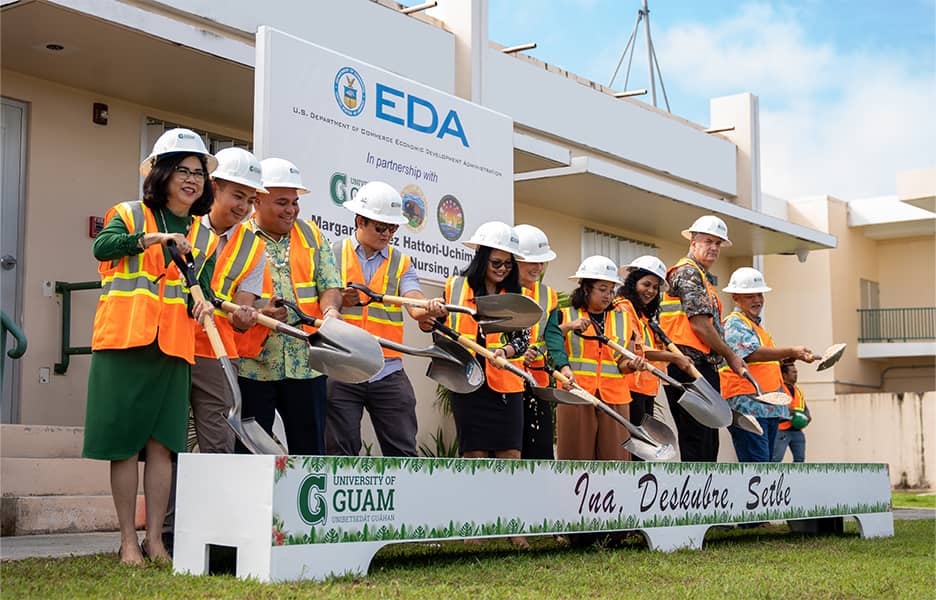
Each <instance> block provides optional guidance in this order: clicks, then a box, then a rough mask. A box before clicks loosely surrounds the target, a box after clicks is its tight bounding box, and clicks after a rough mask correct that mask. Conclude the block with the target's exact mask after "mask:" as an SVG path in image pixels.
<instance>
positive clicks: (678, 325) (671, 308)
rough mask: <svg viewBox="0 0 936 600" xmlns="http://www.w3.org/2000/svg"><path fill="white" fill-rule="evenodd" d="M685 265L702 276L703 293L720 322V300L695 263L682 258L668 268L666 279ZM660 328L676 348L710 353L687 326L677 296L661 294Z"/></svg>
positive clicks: (684, 312)
mask: <svg viewBox="0 0 936 600" xmlns="http://www.w3.org/2000/svg"><path fill="white" fill-rule="evenodd" d="M686 265H690V266H692V267H693V268H695V269H696V270H697V271H698V272H699V275H701V276H702V281H703V282H704V283H705V291H706V292H707V293H708V296H709V298H710V299H711V301H712V306H713V307H715V308H716V309H717V312H716V316H717V318H718V320H719V321H721V314H722V304H721V300H719V299H718V292H717V291H716V290H715V286H713V285H712V283H711V282H710V281H709V280H708V277H706V276H705V271H704V270H703V269H702V267H700V266H699V264H698V263H697V262H696V261H694V260H693V259H691V258H689V257H688V256H684V257H683V258H681V259H679V262H677V263H676V264H675V265H674V266H672V267H670V269H669V270H668V271H667V272H666V278H667V279H669V278H670V275H671V274H672V273H673V271H675V270H676V269H679V268H682V267H684V266H686ZM660 326H661V327H662V328H663V331H664V332H666V336H667V337H668V338H670V339H671V340H673V343H674V344H676V345H677V346H689V347H690V348H695V349H696V350H699V351H700V352H704V353H706V354H708V353H710V352H711V351H712V349H711V348H709V346H708V344H706V343H705V342H703V341H702V340H700V339H699V336H697V335H696V334H695V331H693V330H692V325H690V324H689V317H687V316H686V311H684V310H683V307H682V301H681V300H680V299H679V296H671V295H670V294H669V293H664V294H663V301H662V302H661V303H660Z"/></svg>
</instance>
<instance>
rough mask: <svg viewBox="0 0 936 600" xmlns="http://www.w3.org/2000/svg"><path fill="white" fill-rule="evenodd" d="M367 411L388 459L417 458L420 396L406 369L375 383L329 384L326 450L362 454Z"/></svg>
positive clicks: (338, 453) (335, 452) (355, 454)
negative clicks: (414, 389)
mask: <svg viewBox="0 0 936 600" xmlns="http://www.w3.org/2000/svg"><path fill="white" fill-rule="evenodd" d="M365 408H366V409H367V414H368V415H370V419H371V423H372V424H373V425H374V433H376V434H377V441H378V443H379V444H380V452H381V453H382V454H383V455H384V456H416V430H417V424H416V394H415V393H414V392H413V385H412V384H411V383H410V380H409V377H407V376H406V372H404V371H403V370H402V369H401V370H399V371H395V372H393V373H391V374H389V375H387V376H386V377H384V378H383V379H380V380H378V381H373V382H366V383H342V382H340V381H335V380H334V379H331V380H329V381H328V418H327V419H326V426H325V447H326V450H327V451H328V453H329V454H332V455H338V456H357V455H358V454H360V452H361V417H363V416H364V409H365Z"/></svg>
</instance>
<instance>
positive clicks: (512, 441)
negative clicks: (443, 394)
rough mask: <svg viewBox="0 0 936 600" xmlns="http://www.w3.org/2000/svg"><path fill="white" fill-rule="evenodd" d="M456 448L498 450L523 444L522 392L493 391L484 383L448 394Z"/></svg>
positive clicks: (463, 451)
mask: <svg viewBox="0 0 936 600" xmlns="http://www.w3.org/2000/svg"><path fill="white" fill-rule="evenodd" d="M452 415H453V416H454V417H455V430H456V432H457V433H458V449H459V451H460V452H461V453H463V454H464V453H465V452H476V451H486V452H499V451H502V450H520V449H521V448H522V447H523V392H516V393H512V394H503V393H501V392H495V391H494V390H492V389H491V388H489V387H488V385H487V383H485V384H484V385H482V386H481V387H480V388H478V389H477V390H475V391H474V392H472V393H470V394H455V393H453V394H452Z"/></svg>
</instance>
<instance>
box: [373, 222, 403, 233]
mask: <svg viewBox="0 0 936 600" xmlns="http://www.w3.org/2000/svg"><path fill="white" fill-rule="evenodd" d="M399 228H400V226H399V225H391V224H390V223H378V222H376V221H374V231H376V232H377V233H386V232H387V231H389V232H390V235H393V234H394V233H396V232H397V229H399Z"/></svg>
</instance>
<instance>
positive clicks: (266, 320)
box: [212, 299, 384, 383]
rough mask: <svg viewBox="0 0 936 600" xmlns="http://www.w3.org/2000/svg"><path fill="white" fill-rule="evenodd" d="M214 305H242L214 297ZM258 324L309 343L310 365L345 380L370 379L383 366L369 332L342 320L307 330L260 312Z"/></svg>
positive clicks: (318, 321)
mask: <svg viewBox="0 0 936 600" xmlns="http://www.w3.org/2000/svg"><path fill="white" fill-rule="evenodd" d="M212 304H214V305H215V306H217V307H218V308H220V309H221V310H224V311H226V312H234V311H236V310H237V309H239V308H240V307H239V306H238V305H236V304H233V303H231V302H222V301H219V300H217V299H215V300H212ZM257 323H258V324H260V325H263V326H264V327H268V328H269V329H272V330H273V331H278V332H279V333H283V334H285V335H288V336H291V337H294V338H297V339H300V340H304V341H306V342H308V344H309V347H308V358H307V360H308V361H309V367H311V368H313V369H315V370H316V371H318V372H320V373H324V374H325V375H328V376H329V377H332V378H334V379H336V380H338V381H343V382H345V383H361V382H364V381H367V380H368V379H370V378H371V377H373V376H374V375H376V374H377V373H379V372H380V370H381V369H382V368H383V364H384V363H383V353H382V352H381V351H380V347H379V346H378V345H377V344H376V343H375V342H374V338H373V337H372V336H371V335H370V334H368V333H367V332H366V331H363V330H362V329H360V328H358V327H355V326H354V325H350V324H348V323H345V322H344V321H341V320H339V319H325V320H321V319H312V318H310V319H309V320H308V321H304V323H306V324H307V325H311V326H313V327H318V330H317V331H316V332H315V333H307V332H305V331H303V330H301V329H299V328H297V327H292V326H290V325H287V324H285V323H283V322H281V321H277V320H276V319H274V318H273V317H268V316H266V315H262V314H258V315H257Z"/></svg>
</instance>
